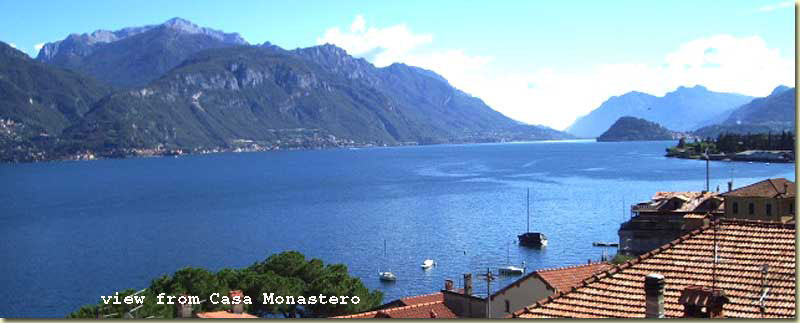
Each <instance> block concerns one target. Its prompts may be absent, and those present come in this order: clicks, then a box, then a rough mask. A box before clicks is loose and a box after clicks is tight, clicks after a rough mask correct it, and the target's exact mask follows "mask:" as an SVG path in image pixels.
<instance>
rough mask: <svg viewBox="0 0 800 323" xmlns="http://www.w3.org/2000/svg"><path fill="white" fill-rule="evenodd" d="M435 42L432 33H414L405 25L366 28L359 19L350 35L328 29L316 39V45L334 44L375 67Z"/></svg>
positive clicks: (396, 60)
mask: <svg viewBox="0 0 800 323" xmlns="http://www.w3.org/2000/svg"><path fill="white" fill-rule="evenodd" d="M431 42H433V36H432V35H430V34H420V35H417V34H414V33H412V32H411V30H410V29H409V28H408V27H407V26H406V25H405V24H400V25H395V26H390V27H386V28H374V27H370V28H366V20H365V19H364V17H362V16H360V15H359V16H356V18H355V20H354V21H353V23H352V24H351V25H350V31H349V32H346V31H345V32H343V31H342V30H341V29H340V28H339V27H333V28H329V29H328V30H326V31H325V34H324V35H323V36H322V37H319V38H317V44H320V45H321V44H325V43H331V44H335V45H337V46H339V47H342V48H344V49H345V50H347V52H348V53H350V54H351V55H355V56H364V57H366V58H367V59H369V60H370V61H371V62H372V63H373V64H375V65H376V66H387V65H390V64H392V63H394V62H399V61H402V58H403V57H405V56H406V55H408V54H409V52H410V51H411V50H412V49H414V48H415V47H418V46H420V45H424V44H429V43H431Z"/></svg>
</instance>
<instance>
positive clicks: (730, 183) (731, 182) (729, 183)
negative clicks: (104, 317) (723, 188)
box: [728, 181, 733, 192]
mask: <svg viewBox="0 0 800 323" xmlns="http://www.w3.org/2000/svg"><path fill="white" fill-rule="evenodd" d="M730 191H733V181H728V192H730Z"/></svg>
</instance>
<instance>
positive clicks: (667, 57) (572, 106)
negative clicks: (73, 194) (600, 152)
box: [317, 16, 794, 129]
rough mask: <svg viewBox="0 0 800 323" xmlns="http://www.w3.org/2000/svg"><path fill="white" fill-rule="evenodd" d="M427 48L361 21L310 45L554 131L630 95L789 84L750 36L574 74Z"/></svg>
mask: <svg viewBox="0 0 800 323" xmlns="http://www.w3.org/2000/svg"><path fill="white" fill-rule="evenodd" d="M432 42H433V35H430V34H414V33H412V32H411V30H410V29H409V28H408V27H407V26H406V25H402V24H401V25H395V26H390V27H386V28H374V27H369V28H367V23H366V20H365V19H364V18H363V17H361V16H357V17H356V19H355V21H354V22H353V23H352V24H351V26H350V32H342V31H341V30H340V29H339V28H337V27H334V28H330V29H328V30H327V31H326V32H325V35H324V36H323V37H321V38H318V39H317V43H319V44H322V43H332V44H335V45H337V46H340V47H342V48H344V49H345V50H347V51H348V53H350V54H352V55H355V56H362V57H365V58H367V59H368V60H370V61H371V62H372V63H373V64H375V65H376V66H379V67H381V66H386V65H389V64H391V63H393V62H403V63H406V64H409V65H414V66H419V67H422V68H426V69H430V70H433V71H435V72H437V73H439V74H441V75H442V76H444V77H445V78H446V79H447V80H448V81H449V82H450V83H451V84H452V85H453V86H455V87H457V88H459V89H461V90H463V91H465V92H467V93H470V94H472V95H474V96H477V97H479V98H481V99H483V100H484V101H485V102H486V103H487V104H488V105H489V106H491V107H492V108H494V109H495V110H497V111H500V112H502V113H504V114H505V115H507V116H509V117H512V118H514V119H517V120H520V121H523V122H528V123H533V124H544V125H547V126H551V127H553V128H556V129H564V128H566V127H567V126H569V125H570V124H571V123H572V122H573V121H574V120H575V118H576V117H579V116H581V115H584V114H586V113H589V112H590V111H591V110H593V109H595V108H597V107H598V106H599V105H600V104H601V103H603V102H604V101H605V100H607V99H608V98H609V97H611V96H614V95H621V94H624V93H626V92H629V91H634V90H635V91H641V92H645V93H650V94H654V95H659V96H660V95H664V94H665V93H666V92H669V91H673V90H675V89H676V88H677V87H678V86H681V85H683V86H694V85H698V84H699V85H703V86H705V87H707V88H708V89H709V90H712V91H720V92H736V93H742V94H747V95H752V96H765V95H768V94H769V93H770V92H771V90H772V89H773V88H774V87H775V86H777V85H778V84H787V85H790V84H794V60H793V59H790V58H787V57H784V56H782V55H781V53H780V52H779V51H778V50H777V49H774V48H769V47H768V46H767V44H766V42H765V41H764V40H763V39H762V38H761V37H758V36H750V37H734V36H730V35H716V36H711V37H707V38H701V39H696V40H692V41H689V42H687V43H684V44H682V45H679V46H677V47H676V49H675V50H674V51H672V52H670V53H665V54H664V56H663V60H662V62H660V63H659V64H642V63H636V62H626V63H619V62H604V63H598V64H595V65H594V66H592V67H590V68H586V69H582V70H578V71H575V70H565V69H560V68H555V67H544V68H540V69H536V70H530V71H511V72H508V71H501V70H499V69H498V68H497V67H496V66H495V65H496V64H494V63H496V60H495V58H494V57H488V56H476V55H470V54H469V53H467V52H465V51H463V50H459V49H449V50H440V49H428V48H426V47H429V46H426V45H429V44H431V43H432Z"/></svg>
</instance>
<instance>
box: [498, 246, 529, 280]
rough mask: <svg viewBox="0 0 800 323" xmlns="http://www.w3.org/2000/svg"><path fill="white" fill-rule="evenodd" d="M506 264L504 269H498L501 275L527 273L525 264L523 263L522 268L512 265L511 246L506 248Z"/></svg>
mask: <svg viewBox="0 0 800 323" xmlns="http://www.w3.org/2000/svg"><path fill="white" fill-rule="evenodd" d="M506 263H507V264H508V265H505V266H503V267H500V268H498V269H497V272H498V273H500V275H522V274H524V273H525V262H524V261H523V262H522V267H517V266H514V265H511V244H509V245H508V246H507V248H506Z"/></svg>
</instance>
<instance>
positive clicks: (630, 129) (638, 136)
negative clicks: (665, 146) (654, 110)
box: [597, 116, 674, 141]
mask: <svg viewBox="0 0 800 323" xmlns="http://www.w3.org/2000/svg"><path fill="white" fill-rule="evenodd" d="M673 138H674V133H673V132H672V131H670V130H668V129H666V128H664V127H662V126H661V125H659V124H657V123H655V122H651V121H647V120H644V119H640V118H635V117H628V116H625V117H621V118H619V119H617V121H616V122H614V124H613V125H611V127H610V128H609V129H608V130H606V131H605V132H603V134H601V135H600V136H598V137H597V141H641V140H671V139H673Z"/></svg>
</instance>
